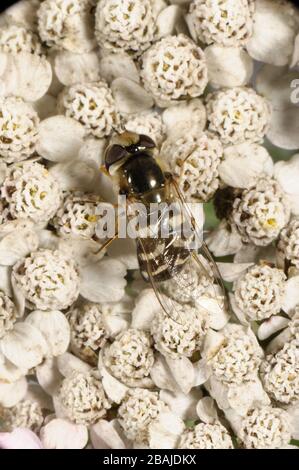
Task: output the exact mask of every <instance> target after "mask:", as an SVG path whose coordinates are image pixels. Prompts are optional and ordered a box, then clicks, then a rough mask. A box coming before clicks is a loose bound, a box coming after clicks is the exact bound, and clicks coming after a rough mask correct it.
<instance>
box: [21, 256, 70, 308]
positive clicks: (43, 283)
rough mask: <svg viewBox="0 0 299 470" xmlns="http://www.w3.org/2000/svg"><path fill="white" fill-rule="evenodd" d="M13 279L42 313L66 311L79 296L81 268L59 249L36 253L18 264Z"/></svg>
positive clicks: (31, 303)
mask: <svg viewBox="0 0 299 470" xmlns="http://www.w3.org/2000/svg"><path fill="white" fill-rule="evenodd" d="M12 277H13V279H14V281H15V283H16V286H17V288H18V289H20V291H21V293H22V294H23V295H24V297H25V299H26V300H27V301H28V302H29V304H30V305H33V306H34V307H36V308H38V309H40V310H49V309H53V310H55V309H57V310H63V309H65V308H67V307H69V306H70V305H71V304H72V303H73V302H74V301H75V300H76V299H77V297H78V295H79V274H78V270H77V266H76V264H75V262H74V260H73V259H68V258H67V257H66V256H65V255H64V254H63V253H62V252H60V251H58V250H56V251H52V250H49V249H40V250H38V251H35V252H32V253H31V254H30V255H29V256H27V257H26V258H24V259H21V260H20V261H18V262H17V263H16V264H15V265H14V267H13V272H12Z"/></svg>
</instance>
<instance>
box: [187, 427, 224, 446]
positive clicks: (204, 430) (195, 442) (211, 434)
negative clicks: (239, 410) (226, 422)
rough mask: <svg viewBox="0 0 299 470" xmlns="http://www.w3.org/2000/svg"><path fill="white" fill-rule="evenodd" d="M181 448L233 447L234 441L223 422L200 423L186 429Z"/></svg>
mask: <svg viewBox="0 0 299 470" xmlns="http://www.w3.org/2000/svg"><path fill="white" fill-rule="evenodd" d="M179 449H233V443H232V440H231V437H230V435H229V433H228V432H227V430H226V429H225V427H224V426H222V424H220V423H214V424H206V423H199V424H197V425H196V426H195V427H194V428H193V429H186V430H185V431H184V433H183V434H182V436H181V438H180V442H179Z"/></svg>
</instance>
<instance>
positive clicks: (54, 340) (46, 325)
mask: <svg viewBox="0 0 299 470" xmlns="http://www.w3.org/2000/svg"><path fill="white" fill-rule="evenodd" d="M25 322H26V323H28V324H30V325H33V326H35V327H36V328H37V329H38V330H39V331H40V332H41V334H42V335H43V337H44V338H45V340H46V342H47V345H48V350H49V354H50V355H52V356H59V355H60V354H63V353H65V352H66V350H67V348H68V345H69V342H70V336H71V331H70V325H69V323H68V321H67V319H66V317H65V315H64V314H63V313H61V312H59V311H57V310H52V311H49V312H44V311H41V310H35V311H34V312H31V313H30V314H29V315H28V317H27V318H26V320H25Z"/></svg>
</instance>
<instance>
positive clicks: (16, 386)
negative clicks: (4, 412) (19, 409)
mask: <svg viewBox="0 0 299 470" xmlns="http://www.w3.org/2000/svg"><path fill="white" fill-rule="evenodd" d="M26 393H27V380H26V379H25V377H21V378H20V379H18V380H17V381H16V382H12V383H5V382H0V405H2V406H4V408H10V407H12V406H15V405H16V404H17V403H19V401H21V400H23V398H24V397H25V395H26Z"/></svg>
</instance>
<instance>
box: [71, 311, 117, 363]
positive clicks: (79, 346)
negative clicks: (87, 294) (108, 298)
mask: <svg viewBox="0 0 299 470" xmlns="http://www.w3.org/2000/svg"><path fill="white" fill-rule="evenodd" d="M67 318H68V321H69V324H70V327H71V349H72V351H73V352H74V353H75V354H77V355H78V356H79V357H81V358H82V359H83V360H85V361H87V362H90V363H91V364H94V365H96V363H97V359H98V352H99V350H100V349H101V348H102V347H103V346H104V344H105V342H106V340H107V338H108V333H107V331H106V329H105V326H104V323H103V311H102V306H101V305H100V304H94V303H91V302H89V303H87V304H83V305H82V306H78V307H72V308H71V309H70V310H69V311H68V313H67Z"/></svg>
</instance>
